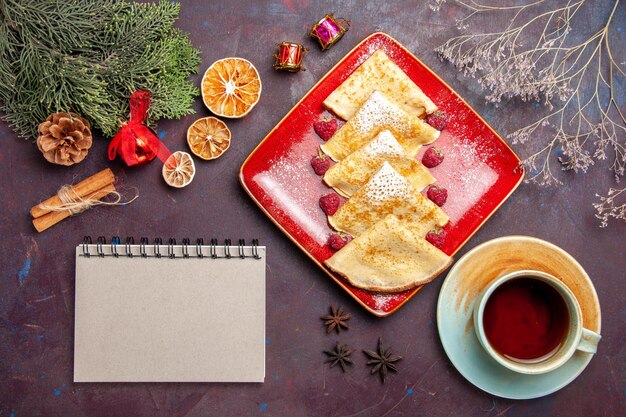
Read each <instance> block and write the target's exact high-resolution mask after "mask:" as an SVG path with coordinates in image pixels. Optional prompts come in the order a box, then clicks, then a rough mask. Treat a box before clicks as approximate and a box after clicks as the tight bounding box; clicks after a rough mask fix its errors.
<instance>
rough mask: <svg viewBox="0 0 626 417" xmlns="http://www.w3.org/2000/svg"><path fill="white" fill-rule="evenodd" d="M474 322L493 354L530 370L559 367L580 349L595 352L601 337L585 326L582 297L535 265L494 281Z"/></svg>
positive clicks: (510, 365) (515, 368) (505, 363)
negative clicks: (578, 298)
mask: <svg viewBox="0 0 626 417" xmlns="http://www.w3.org/2000/svg"><path fill="white" fill-rule="evenodd" d="M474 328H475V330H476V335H477V336H478V340H479V341H480V343H481V345H482V346H483V347H484V349H485V350H486V351H487V353H489V355H490V356H491V357H492V358H493V359H495V360H496V361H497V362H499V363H500V364H501V365H503V366H505V367H507V368H509V369H511V370H513V371H516V372H520V373H524V374H541V373H545V372H550V371H552V370H554V369H557V368H558V367H560V366H562V365H563V364H565V363H566V362H567V361H568V360H569V359H570V358H571V357H572V355H573V354H574V353H575V352H576V350H580V351H582V352H588V353H595V352H596V350H597V346H598V342H599V341H600V338H601V336H600V335H599V334H597V333H594V332H592V331H590V330H588V329H585V328H583V319H582V313H581V309H580V306H579V304H578V301H577V300H576V297H575V295H574V294H573V293H572V291H571V290H570V289H569V288H568V287H567V286H566V285H565V284H563V282H561V281H560V280H559V279H557V278H556V277H554V276H552V275H550V274H547V273H545V272H541V271H532V270H522V271H515V272H512V273H509V274H506V275H504V276H502V277H500V278H498V279H496V280H494V281H493V282H491V283H490V284H489V285H488V286H487V287H486V288H485V290H484V291H483V292H482V294H481V295H480V296H479V298H478V300H477V301H476V305H475V308H474Z"/></svg>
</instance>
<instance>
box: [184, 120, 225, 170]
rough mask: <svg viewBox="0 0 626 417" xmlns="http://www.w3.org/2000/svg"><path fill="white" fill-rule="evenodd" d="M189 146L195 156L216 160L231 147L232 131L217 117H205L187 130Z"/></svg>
mask: <svg viewBox="0 0 626 417" xmlns="http://www.w3.org/2000/svg"><path fill="white" fill-rule="evenodd" d="M187 144H188V145H189V148H190V149H191V152H192V153H193V154H194V155H196V156H198V157H200V158H202V159H205V160H209V159H216V158H219V157H220V156H221V155H222V154H223V153H224V152H226V150H227V149H228V148H229V147H230V130H229V129H228V126H226V123H224V122H222V121H221V120H220V119H218V118H216V117H203V118H202V119H198V120H196V121H195V122H193V123H192V124H191V126H189V129H187Z"/></svg>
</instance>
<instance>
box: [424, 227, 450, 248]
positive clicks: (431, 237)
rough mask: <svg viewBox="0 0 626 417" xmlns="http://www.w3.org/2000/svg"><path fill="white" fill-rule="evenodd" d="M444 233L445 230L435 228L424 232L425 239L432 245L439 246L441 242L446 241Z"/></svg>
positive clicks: (441, 244)
mask: <svg viewBox="0 0 626 417" xmlns="http://www.w3.org/2000/svg"><path fill="white" fill-rule="evenodd" d="M446 234H447V233H446V231H445V230H443V229H439V228H437V229H436V230H431V231H430V232H428V233H427V234H426V240H427V241H429V242H430V243H431V244H432V245H433V246H436V247H438V248H441V247H442V246H443V243H444V242H445V241H446Z"/></svg>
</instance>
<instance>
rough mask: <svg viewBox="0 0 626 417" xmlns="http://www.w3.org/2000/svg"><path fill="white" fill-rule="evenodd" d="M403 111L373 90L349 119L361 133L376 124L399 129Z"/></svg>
mask: <svg viewBox="0 0 626 417" xmlns="http://www.w3.org/2000/svg"><path fill="white" fill-rule="evenodd" d="M403 115H404V111H403V110H402V109H401V108H400V107H398V106H396V105H395V104H393V103H391V102H390V101H389V100H387V99H386V98H385V96H384V95H382V93H380V92H379V91H374V92H373V93H372V94H371V95H370V97H369V98H368V99H367V101H366V102H365V103H364V104H363V106H361V108H360V109H359V111H357V112H356V114H355V115H354V117H353V118H352V119H351V120H350V121H351V122H352V123H353V124H354V128H355V130H356V131H357V132H359V133H360V134H361V135H367V134H368V133H370V132H371V131H372V130H374V129H375V128H376V127H378V126H390V127H395V128H397V129H398V130H400V129H401V126H400V121H401V120H403Z"/></svg>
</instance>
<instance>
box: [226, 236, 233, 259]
mask: <svg viewBox="0 0 626 417" xmlns="http://www.w3.org/2000/svg"><path fill="white" fill-rule="evenodd" d="M224 253H225V254H226V259H230V258H232V256H231V255H230V239H226V240H224Z"/></svg>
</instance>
